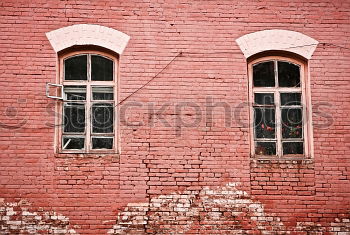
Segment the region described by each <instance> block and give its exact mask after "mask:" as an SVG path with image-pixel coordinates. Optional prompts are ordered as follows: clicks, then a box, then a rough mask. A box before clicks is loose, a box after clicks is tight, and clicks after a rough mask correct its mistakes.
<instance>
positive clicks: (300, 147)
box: [283, 142, 304, 155]
mask: <svg viewBox="0 0 350 235" xmlns="http://www.w3.org/2000/svg"><path fill="white" fill-rule="evenodd" d="M303 153H304V144H303V142H283V155H287V154H303Z"/></svg>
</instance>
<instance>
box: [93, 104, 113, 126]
mask: <svg viewBox="0 0 350 235" xmlns="http://www.w3.org/2000/svg"><path fill="white" fill-rule="evenodd" d="M113 119H114V106H113V104H103V103H100V104H94V105H93V106H92V132H93V133H113Z"/></svg>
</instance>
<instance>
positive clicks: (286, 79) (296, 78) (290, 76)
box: [278, 61, 300, 87]
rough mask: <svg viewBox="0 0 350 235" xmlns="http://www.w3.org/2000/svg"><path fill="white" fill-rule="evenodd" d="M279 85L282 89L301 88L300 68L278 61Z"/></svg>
mask: <svg viewBox="0 0 350 235" xmlns="http://www.w3.org/2000/svg"><path fill="white" fill-rule="evenodd" d="M278 84H279V86H280V87H300V67H299V66H297V65H295V64H292V63H288V62H282V61H278Z"/></svg>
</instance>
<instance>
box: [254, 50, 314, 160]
mask: <svg viewBox="0 0 350 235" xmlns="http://www.w3.org/2000/svg"><path fill="white" fill-rule="evenodd" d="M274 60H279V61H287V62H291V63H293V64H296V65H299V66H300V85H301V86H300V88H269V87H257V88H253V65H254V64H257V63H261V62H264V61H274ZM308 75H309V74H308V68H307V63H306V62H303V61H301V60H296V59H294V58H290V57H284V56H265V57H261V58H258V59H254V60H252V61H249V63H248V76H249V79H248V80H249V93H248V94H249V106H250V107H249V110H250V111H249V125H250V135H249V137H250V141H249V142H250V151H251V156H252V157H254V158H258V159H268V160H272V159H276V160H279V159H288V160H293V159H311V158H312V157H313V151H312V150H313V135H312V122H311V96H310V87H309V86H310V85H309V79H308ZM276 79H277V74H275V80H276ZM257 91H258V92H270V93H277V94H278V95H277V96H276V94H275V95H274V97H275V105H276V114H275V115H276V120H275V121H276V123H277V124H276V139H277V143H276V155H256V154H255V138H254V108H253V104H254V92H257ZM279 91H286V92H288V91H289V92H292V91H299V92H300V91H301V93H302V95H301V97H302V98H301V102H302V108H303V140H304V154H302V155H301V154H298V155H287V156H283V155H282V146H281V143H282V137H281V131H280V128H281V124H279V123H281V117H280V115H278V114H279V112H278V110H279V109H280V104H279V102H280V97H279ZM278 124H279V125H278Z"/></svg>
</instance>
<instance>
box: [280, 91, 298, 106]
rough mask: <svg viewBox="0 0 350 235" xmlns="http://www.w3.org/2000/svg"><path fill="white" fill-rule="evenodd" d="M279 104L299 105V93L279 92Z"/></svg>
mask: <svg viewBox="0 0 350 235" xmlns="http://www.w3.org/2000/svg"><path fill="white" fill-rule="evenodd" d="M281 105H301V93H281Z"/></svg>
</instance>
